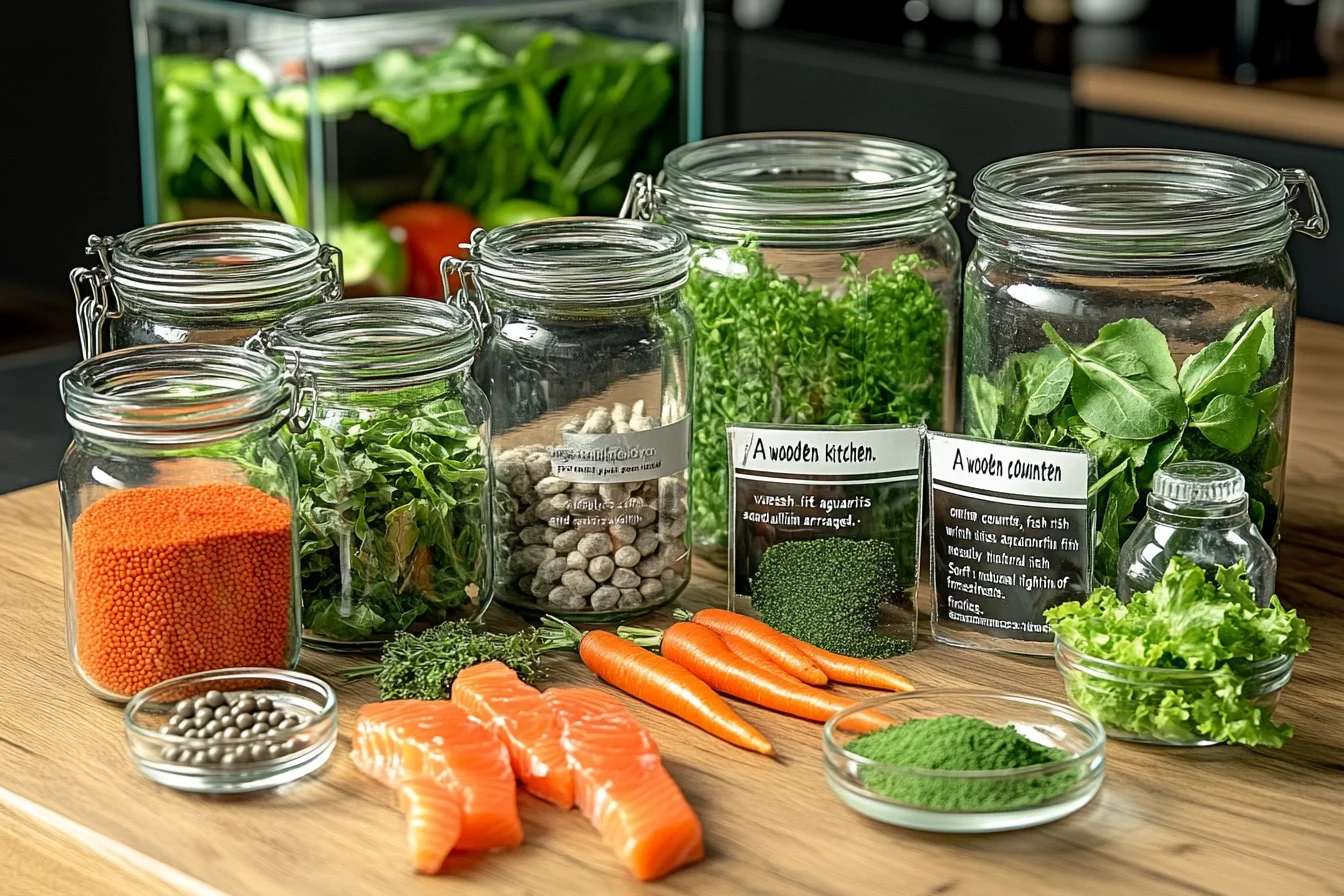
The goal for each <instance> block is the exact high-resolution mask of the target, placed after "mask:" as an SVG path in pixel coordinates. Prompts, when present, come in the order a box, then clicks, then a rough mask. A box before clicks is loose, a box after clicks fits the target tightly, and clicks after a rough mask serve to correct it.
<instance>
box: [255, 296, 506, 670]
mask: <svg viewBox="0 0 1344 896" xmlns="http://www.w3.org/2000/svg"><path fill="white" fill-rule="evenodd" d="M479 344H480V327H479V324H478V322H477V321H476V320H475V319H473V318H472V317H471V316H470V315H468V314H467V313H466V312H464V311H462V310H461V309H459V308H457V307H454V306H452V305H447V304H444V303H443V302H439V301H431V300H429V299H411V298H369V299H347V300H345V301H342V302H339V303H337V304H334V305H320V306H313V307H310V308H304V309H301V310H299V311H296V312H294V313H293V314H291V315H289V316H288V317H286V318H285V319H284V320H283V321H281V322H280V324H278V325H277V326H275V327H271V328H268V329H266V330H263V331H262V332H261V333H259V334H258V335H257V336H256V338H255V339H254V340H253V341H252V342H250V343H249V345H251V346H253V347H255V348H258V349H262V350H265V351H269V352H271V353H273V354H275V355H276V356H278V357H283V358H285V359H286V361H287V363H289V364H290V365H292V366H294V367H296V368H297V369H299V370H302V371H305V372H306V373H308V374H309V375H311V376H312V377H313V379H314V384H315V386H316V390H317V410H316V415H315V419H314V422H313V425H312V427H311V428H310V429H309V430H308V431H307V432H305V433H302V434H299V435H295V436H293V438H292V440H291V441H292V442H293V452H294V459H295V463H296V466H297V468H298V474H299V504H298V508H299V517H300V520H301V521H302V525H301V528H300V532H299V539H300V552H299V571H300V574H301V578H302V584H303V622H304V640H305V642H306V643H307V644H308V645H309V646H312V647H318V648H324V649H329V650H345V649H352V650H354V649H367V648H369V647H371V646H375V645H377V644H379V643H380V642H382V641H384V640H386V639H387V638H388V637H390V636H391V635H392V634H393V633H395V632H399V631H405V630H411V629H419V628H422V627H424V626H426V625H429V624H433V623H438V622H444V621H448V620H459V619H467V620H476V619H479V618H480V617H481V615H482V614H483V613H484V612H485V610H486V608H487V607H488V606H489V604H490V597H491V587H490V585H491V581H490V557H489V552H488V550H487V535H486V533H487V531H488V513H487V507H486V501H485V494H486V478H487V475H486V470H487V466H486V458H485V445H486V444H488V442H489V431H490V430H489V425H490V424H489V416H490V415H489V410H488V408H487V405H486V401H485V396H484V395H483V394H482V393H481V390H480V389H479V388H478V387H477V386H476V383H475V382H474V381H473V380H472V378H471V364H472V361H473V359H474V358H475V357H476V352H477V349H478V347H479Z"/></svg>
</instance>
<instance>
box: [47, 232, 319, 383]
mask: <svg viewBox="0 0 1344 896" xmlns="http://www.w3.org/2000/svg"><path fill="white" fill-rule="evenodd" d="M84 251H85V252H86V253H88V254H89V255H96V256H97V257H98V264H97V265H95V266H93V267H88V268H75V269H74V270H73V271H71V272H70V284H71V286H72V287H73V288H74V292H75V311H76V319H77V322H78V324H79V341H80V346H81V348H82V349H83V352H84V357H86V358H91V357H93V356H94V355H97V354H100V353H101V352H103V351H105V350H107V349H109V348H124V347H126V346H129V345H144V344H148V343H158V342H206V343H212V344H216V345H241V344H242V343H243V341H244V340H246V339H247V338H248V337H249V336H252V335H253V334H255V333H256V332H257V331H258V330H260V329H261V328H262V327H265V326H267V325H269V324H273V323H275V322H276V321H278V320H279V319H280V318H282V317H284V316H285V315H286V314H288V313H289V312H290V311H293V310H295V309H297V308H302V307H304V306H305V305H312V304H314V303H316V302H321V301H325V300H333V299H339V298H340V297H341V293H342V274H341V250H340V249H337V248H336V247H335V246H329V245H326V244H324V243H322V242H321V241H319V240H318V238H317V237H315V236H313V235H312V234H311V233H309V232H308V231H306V230H300V229H299V228H297V227H293V226H290V225H289V224H284V223H281V222H279V221H264V220H256V219H252V218H204V219H200V220H195V221H177V222H173V223H171V224H156V225H154V226H152V227H141V228H140V229H138V230H132V231H129V232H127V233H123V234H121V235H120V236H91V237H89V244H88V246H87V247H86V248H85V250H84Z"/></svg>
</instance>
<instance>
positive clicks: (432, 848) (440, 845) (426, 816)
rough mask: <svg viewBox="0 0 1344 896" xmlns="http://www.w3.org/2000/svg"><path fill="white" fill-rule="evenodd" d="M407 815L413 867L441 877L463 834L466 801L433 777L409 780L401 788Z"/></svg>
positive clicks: (400, 801) (424, 872)
mask: <svg viewBox="0 0 1344 896" xmlns="http://www.w3.org/2000/svg"><path fill="white" fill-rule="evenodd" d="M397 801H398V803H400V805H401V811H402V812H404V813H405V814H406V840H407V843H408V845H409V846H410V850H411V864H412V865H413V866H414V867H415V870H416V871H418V872H420V873H421V874H438V873H439V871H440V870H441V869H442V868H443V863H444V861H445V860H446V859H447V858H448V853H450V852H452V851H453V847H454V846H456V845H457V840H458V837H460V836H461V834H462V801H461V800H459V799H458V798H457V794H455V793H453V792H452V791H451V790H449V789H448V788H446V787H440V786H439V785H438V784H436V783H434V782H433V781H431V780H430V779H429V778H406V779H405V780H403V781H402V782H401V784H400V786H398V787H397Z"/></svg>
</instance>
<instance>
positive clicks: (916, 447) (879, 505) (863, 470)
mask: <svg viewBox="0 0 1344 896" xmlns="http://www.w3.org/2000/svg"><path fill="white" fill-rule="evenodd" d="M922 435H923V427H917V426H903V427H897V426H821V427H805V426H730V427H728V451H729V457H730V460H731V463H732V482H731V487H730V500H731V506H730V517H729V527H730V528H729V531H730V533H731V534H730V537H731V539H732V541H731V544H730V558H729V566H730V573H731V575H732V578H733V581H734V585H735V592H734V593H735V594H738V595H742V596H750V595H751V593H752V590H751V582H752V578H753V577H754V576H755V574H756V571H757V570H758V569H759V568H760V565H761V562H762V560H763V559H764V558H765V555H766V554H767V552H769V551H770V550H771V549H772V548H774V547H775V546H777V545H780V544H782V543H785V542H798V541H810V540H815V539H831V538H843V539H849V540H852V541H864V540H870V539H871V540H876V541H880V542H883V543H884V545H886V546H888V547H883V548H881V551H882V552H884V553H891V554H892V562H893V564H894V577H895V579H896V580H897V581H899V582H900V584H901V586H902V587H901V589H898V590H904V589H906V588H913V587H914V585H915V583H916V582H917V580H918V574H917V572H916V568H915V561H916V556H917V554H918V546H919V541H920V538H919V532H920V506H919V501H920V468H919V465H920V448H921V441H922Z"/></svg>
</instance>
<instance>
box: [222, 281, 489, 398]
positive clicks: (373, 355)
mask: <svg viewBox="0 0 1344 896" xmlns="http://www.w3.org/2000/svg"><path fill="white" fill-rule="evenodd" d="M479 339H480V331H479V329H478V328H477V326H476V323H475V321H473V320H472V318H471V316H470V315H469V314H468V313H467V312H466V311H463V310H462V309H461V308H458V307H456V306H453V305H449V304H446V303H444V302H439V301H434V300H432V299H413V298H406V297H402V296H392V297H383V298H368V299H344V300H342V301H340V302H335V303H331V304H324V305H312V306H309V307H307V308H301V309H299V310H298V311H295V312H293V313H291V314H289V315H287V316H286V317H285V319H284V320H282V321H281V322H280V323H279V324H276V325H275V326H273V327H268V328H267V329H265V330H262V331H261V332H260V333H258V334H257V335H256V336H255V337H253V338H252V339H251V340H249V341H248V343H247V345H248V347H249V348H254V349H261V350H273V351H277V352H279V353H281V354H283V355H285V356H287V357H292V358H293V359H294V360H295V362H296V363H297V365H298V367H299V368H300V369H301V370H303V371H304V372H305V373H308V374H311V375H312V376H313V378H314V380H315V381H316V384H317V386H318V388H322V389H348V390H352V391H360V390H374V389H389V388H404V387H410V386H418V385H424V384H426V383H432V382H434V381H436V380H442V379H443V378H444V377H445V376H446V375H448V374H451V373H457V372H459V371H463V370H466V369H467V368H468V367H470V366H471V362H472V360H473V359H474V358H475V355H476V349H477V346H478V344H479Z"/></svg>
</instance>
